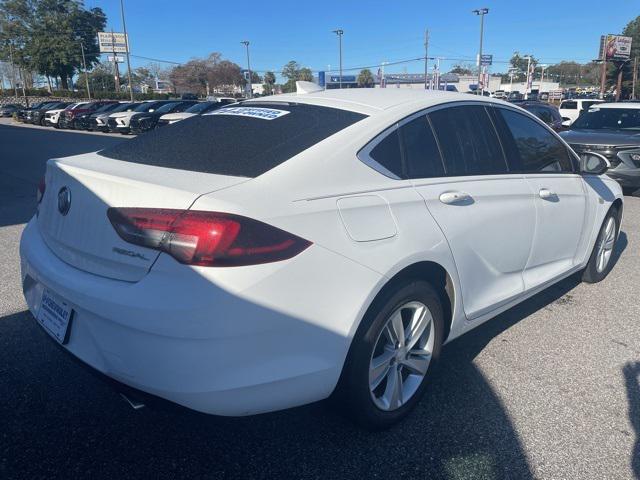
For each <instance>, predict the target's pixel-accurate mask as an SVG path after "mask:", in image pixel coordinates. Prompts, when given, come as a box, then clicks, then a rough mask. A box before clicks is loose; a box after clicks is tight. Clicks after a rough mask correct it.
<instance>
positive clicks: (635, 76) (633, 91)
mask: <svg viewBox="0 0 640 480" xmlns="http://www.w3.org/2000/svg"><path fill="white" fill-rule="evenodd" d="M632 78H633V81H632V82H633V83H632V85H631V100H635V99H636V83H637V82H638V57H635V58H634V59H633V77H632Z"/></svg>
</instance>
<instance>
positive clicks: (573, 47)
mask: <svg viewBox="0 0 640 480" xmlns="http://www.w3.org/2000/svg"><path fill="white" fill-rule="evenodd" d="M124 5H125V15H126V17H125V19H126V23H127V30H128V33H129V43H130V48H131V53H132V55H135V56H134V57H132V59H131V60H132V66H134V67H135V66H141V65H144V64H146V63H149V60H146V59H143V58H140V57H149V58H154V59H160V60H167V61H172V62H185V61H187V60H189V59H190V58H194V57H204V56H206V55H207V54H209V53H211V52H220V53H221V54H222V55H223V58H225V59H228V60H231V61H234V62H236V63H238V64H239V65H240V66H242V67H243V68H244V67H245V66H246V53H245V47H244V46H243V45H241V43H240V42H241V41H243V40H248V41H249V42H250V55H251V68H252V70H255V71H258V72H259V73H263V72H264V71H266V70H272V71H275V72H276V73H277V72H279V71H281V70H282V66H283V65H284V64H285V63H287V62H288V61H289V60H296V61H297V62H298V63H300V65H302V66H304V67H309V68H311V69H312V70H313V71H314V72H316V71H319V70H336V71H337V69H338V63H339V60H338V59H339V51H338V39H337V36H336V35H335V34H334V33H332V30H335V29H337V28H341V29H342V30H343V31H344V36H343V43H342V51H343V72H344V74H345V75H347V74H350V73H357V71H359V69H360V68H361V67H365V66H366V67H371V69H372V71H373V72H374V73H375V72H376V71H377V68H378V67H377V65H379V64H380V63H381V62H396V61H402V60H407V59H412V58H416V57H421V56H424V32H425V29H428V30H429V38H430V39H429V56H430V57H432V56H433V57H436V56H437V57H443V60H442V61H441V70H442V71H447V70H449V69H450V68H451V67H452V66H453V65H454V64H458V63H463V64H464V63H467V64H468V63H475V56H476V54H477V52H478V46H479V37H480V17H478V16H476V15H474V14H473V13H472V10H474V9H477V8H482V7H487V8H489V13H488V14H487V15H486V16H485V19H484V47H483V53H486V54H493V58H494V65H493V66H492V67H491V68H492V70H491V71H493V72H502V71H505V70H506V69H507V63H508V60H509V58H510V57H511V55H512V53H513V52H514V51H516V50H517V51H519V52H520V53H522V54H531V55H533V56H535V57H536V58H538V59H539V60H540V61H541V62H542V63H544V64H553V63H557V62H559V61H561V60H575V61H578V62H583V63H584V62H588V61H590V60H592V59H594V58H595V57H596V56H597V54H598V43H599V38H600V35H601V34H606V33H620V32H621V31H622V29H623V28H624V27H625V25H626V24H627V23H628V22H629V21H631V20H632V19H634V18H635V17H636V16H637V15H640V1H638V0H617V1H615V2H604V0H579V1H577V0H537V1H532V2H522V1H517V2H516V1H507V0H495V1H484V0H480V1H478V0H474V1H434V0H422V1H414V0H403V1H396V2H394V1H393V0H387V1H378V0H367V1H359V2H355V1H349V0H341V1H334V0H322V1H320V2H309V1H304V0H301V1H297V2H294V1H289V0H277V1H275V2H269V1H264V0H262V1H254V0H243V1H240V2H220V1H218V2H216V1H212V0H182V1H181V2H176V1H175V0H174V1H171V2H169V1H167V0H124ZM85 6H86V7H89V8H91V7H100V8H102V9H103V10H104V11H105V13H106V14H107V17H108V22H109V24H108V29H111V28H113V29H114V31H121V29H122V22H121V18H120V0H85ZM430 63H431V65H433V62H430ZM165 65H166V66H170V65H171V64H168V63H167V64H165ZM352 68H355V69H356V70H351V71H349V70H348V69H352ZM430 70H431V68H430ZM385 71H386V72H394V73H396V72H407V73H421V72H424V61H413V62H408V63H403V64H398V65H394V66H388V67H387V68H386V70H385Z"/></svg>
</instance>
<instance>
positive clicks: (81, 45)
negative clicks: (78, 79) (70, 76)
mask: <svg viewBox="0 0 640 480" xmlns="http://www.w3.org/2000/svg"><path fill="white" fill-rule="evenodd" d="M80 50H82V67H83V69H84V81H85V85H86V86H87V97H89V100H91V89H89V74H88V73H87V59H86V58H85V56H84V42H83V41H82V39H80Z"/></svg>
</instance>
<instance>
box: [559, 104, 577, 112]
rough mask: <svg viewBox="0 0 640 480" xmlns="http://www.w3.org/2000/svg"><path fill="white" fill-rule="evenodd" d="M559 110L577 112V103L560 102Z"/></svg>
mask: <svg viewBox="0 0 640 480" xmlns="http://www.w3.org/2000/svg"><path fill="white" fill-rule="evenodd" d="M560 108H562V109H563V110H577V109H578V102H562V103H561V104H560Z"/></svg>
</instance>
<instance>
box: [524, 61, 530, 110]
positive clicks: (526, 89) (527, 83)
mask: <svg viewBox="0 0 640 480" xmlns="http://www.w3.org/2000/svg"><path fill="white" fill-rule="evenodd" d="M525 58H526V59H527V79H526V83H525V85H524V97H525V100H526V99H527V96H528V95H529V79H530V78H531V55H527V56H526V57H525Z"/></svg>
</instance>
